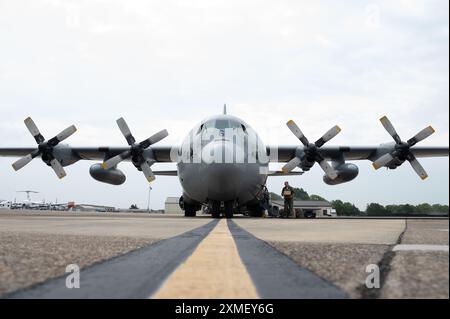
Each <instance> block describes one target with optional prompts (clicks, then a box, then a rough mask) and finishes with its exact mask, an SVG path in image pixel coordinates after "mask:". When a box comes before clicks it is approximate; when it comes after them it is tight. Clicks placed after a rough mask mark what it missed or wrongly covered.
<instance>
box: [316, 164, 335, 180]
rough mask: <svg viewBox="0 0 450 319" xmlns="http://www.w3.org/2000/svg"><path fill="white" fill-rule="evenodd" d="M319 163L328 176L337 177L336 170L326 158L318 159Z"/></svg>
mask: <svg viewBox="0 0 450 319" xmlns="http://www.w3.org/2000/svg"><path fill="white" fill-rule="evenodd" d="M319 165H320V167H322V169H323V171H324V172H325V174H327V176H328V177H329V178H331V179H336V178H337V177H338V174H337V173H336V170H335V169H334V168H333V167H332V166H331V165H330V164H329V163H328V162H327V161H326V160H322V161H320V162H319Z"/></svg>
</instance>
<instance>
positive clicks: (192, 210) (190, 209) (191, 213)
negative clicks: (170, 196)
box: [184, 204, 197, 217]
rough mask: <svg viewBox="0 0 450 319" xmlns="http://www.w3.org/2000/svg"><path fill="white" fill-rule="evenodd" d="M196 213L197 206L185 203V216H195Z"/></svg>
mask: <svg viewBox="0 0 450 319" xmlns="http://www.w3.org/2000/svg"><path fill="white" fill-rule="evenodd" d="M196 215H197V211H196V210H195V207H193V206H191V205H186V204H184V216H185V217H195V216H196Z"/></svg>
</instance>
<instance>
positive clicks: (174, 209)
mask: <svg viewBox="0 0 450 319" xmlns="http://www.w3.org/2000/svg"><path fill="white" fill-rule="evenodd" d="M179 201H180V198H179V197H167V199H166V202H165V204H164V211H165V213H166V214H180V215H181V214H184V212H183V210H182V209H181V208H180V204H179Z"/></svg>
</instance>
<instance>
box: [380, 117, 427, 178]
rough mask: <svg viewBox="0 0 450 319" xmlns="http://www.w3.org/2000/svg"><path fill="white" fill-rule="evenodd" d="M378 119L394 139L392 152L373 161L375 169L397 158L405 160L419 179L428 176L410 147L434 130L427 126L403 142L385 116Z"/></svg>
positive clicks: (401, 160)
mask: <svg viewBox="0 0 450 319" xmlns="http://www.w3.org/2000/svg"><path fill="white" fill-rule="evenodd" d="M380 121H381V124H383V127H384V128H385V129H386V131H387V132H388V133H389V135H391V136H392V138H393V139H394V141H395V148H394V150H393V151H392V152H390V153H387V154H385V155H383V156H381V157H380V158H378V159H377V160H376V161H375V162H373V164H372V165H373V167H374V168H375V169H379V168H381V167H383V166H386V165H388V164H389V163H391V162H392V161H394V160H398V161H400V162H402V163H403V162H404V161H405V160H407V161H408V162H409V163H410V164H411V166H412V168H413V169H414V171H415V172H416V174H417V175H419V177H420V178H421V179H426V178H427V177H428V174H427V172H426V171H425V169H424V168H423V166H422V165H421V164H420V163H419V161H418V160H417V158H416V157H415V156H414V154H413V153H412V152H411V147H413V146H414V145H416V144H417V143H419V142H421V141H423V140H424V139H426V138H428V137H429V136H430V135H432V134H433V133H434V132H435V130H434V128H433V127H431V126H428V127H426V128H424V129H423V130H421V131H420V132H419V133H417V134H416V135H415V136H413V137H412V138H410V139H409V140H408V141H407V142H403V141H402V139H401V138H400V136H399V135H398V133H397V131H396V130H395V128H394V126H393V125H392V123H391V121H390V120H389V119H388V118H387V117H386V116H383V117H382V118H381V119H380Z"/></svg>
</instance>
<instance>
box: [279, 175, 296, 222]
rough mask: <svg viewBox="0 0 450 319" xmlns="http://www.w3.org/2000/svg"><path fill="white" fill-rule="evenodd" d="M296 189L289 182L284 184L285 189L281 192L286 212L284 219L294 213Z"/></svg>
mask: <svg viewBox="0 0 450 319" xmlns="http://www.w3.org/2000/svg"><path fill="white" fill-rule="evenodd" d="M294 194H295V192H294V189H293V188H292V187H291V186H290V185H289V183H288V182H284V187H283V189H282V190H281V196H283V198H284V212H283V217H285V218H289V217H291V215H292V213H293V212H294Z"/></svg>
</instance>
